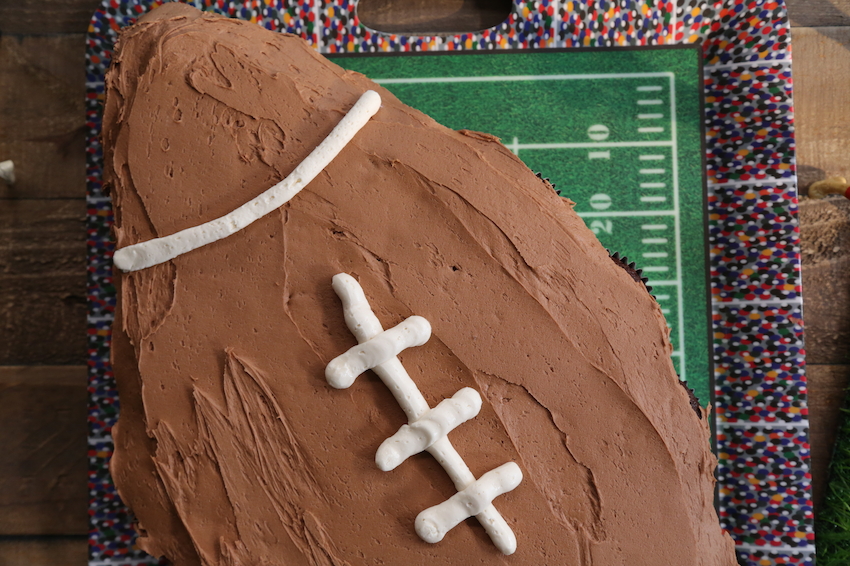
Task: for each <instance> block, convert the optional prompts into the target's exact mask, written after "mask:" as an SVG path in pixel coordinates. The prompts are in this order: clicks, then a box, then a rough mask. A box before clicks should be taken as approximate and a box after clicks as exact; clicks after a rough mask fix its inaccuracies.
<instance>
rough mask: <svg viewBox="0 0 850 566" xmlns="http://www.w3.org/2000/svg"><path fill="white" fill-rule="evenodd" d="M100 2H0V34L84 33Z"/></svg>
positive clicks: (71, 0) (41, 0)
mask: <svg viewBox="0 0 850 566" xmlns="http://www.w3.org/2000/svg"><path fill="white" fill-rule="evenodd" d="M101 3H102V0H14V1H8V2H0V33H2V34H3V35H7V34H19V35H22V34H26V35H40V34H41V35H43V34H55V33H85V32H86V30H87V29H88V27H89V22H90V21H91V17H92V14H93V13H94V11H95V10H96V9H97V7H98V6H100V5H101Z"/></svg>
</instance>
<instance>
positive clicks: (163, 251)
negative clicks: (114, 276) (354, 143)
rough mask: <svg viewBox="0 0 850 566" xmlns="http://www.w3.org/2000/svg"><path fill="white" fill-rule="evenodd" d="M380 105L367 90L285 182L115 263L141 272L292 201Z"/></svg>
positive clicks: (127, 252)
mask: <svg viewBox="0 0 850 566" xmlns="http://www.w3.org/2000/svg"><path fill="white" fill-rule="evenodd" d="M380 107H381V97H380V95H379V94H378V93H377V92H375V91H372V90H370V91H366V92H365V93H363V95H362V96H361V97H360V99H359V100H358V101H357V103H356V104H355V105H354V106H353V107H352V108H351V110H349V111H348V114H346V115H345V116H344V117H343V118H342V120H340V122H339V124H337V125H336V127H335V128H334V129H333V131H331V133H330V134H328V137H326V138H325V139H324V140H322V143H320V144H319V145H318V146H317V147H316V149H314V150H313V151H312V152H311V153H310V155H308V156H307V157H306V158H305V159H304V161H302V162H301V163H299V164H298V166H297V167H296V168H295V169H294V170H293V171H292V173H290V174H289V175H288V176H287V177H286V178H285V179H284V180H283V181H281V182H280V183H278V184H277V185H275V186H273V187H271V188H270V189H268V190H267V191H265V192H264V193H263V194H261V195H260V196H258V197H257V198H255V199H254V200H252V201H251V202H248V203H245V204H243V205H242V206H240V207H239V208H237V209H236V210H234V211H232V212H230V213H229V214H226V215H224V216H222V217H221V218H216V219H215V220H211V221H209V222H206V223H204V224H201V225H200V226H193V227H192V228H187V229H185V230H181V231H180V232H177V233H175V234H171V235H170V236H164V237H162V238H154V239H153V240H149V241H147V242H142V243H140V244H134V245H132V246H127V247H126V248H121V249H120V250H117V251H116V252H115V255H114V257H113V263H114V264H115V266H116V267H118V268H119V269H121V270H123V271H137V270H139V269H144V268H146V267H151V266H154V265H157V264H160V263H164V262H166V261H168V260H170V259H174V258H175V257H177V256H179V255H181V254H184V253H187V252H190V251H192V250H196V249H198V248H200V247H201V246H205V245H207V244H211V243H212V242H215V241H218V240H221V239H222V238H226V237H227V236H230V235H231V234H234V233H235V232H238V231H239V230H241V229H242V228H245V227H246V226H248V225H250V224H251V223H253V222H255V221H256V220H259V219H260V218H262V217H263V216H265V215H266V214H268V213H270V212H272V211H274V210H276V209H277V208H279V207H281V206H282V205H283V204H285V203H286V202H288V201H289V200H290V199H292V197H294V196H295V195H296V194H298V192H299V191H300V190H301V189H303V188H304V187H305V186H306V185H307V184H309V183H310V181H312V180H313V179H315V178H316V176H317V175H318V174H319V173H321V172H322V170H323V169H324V168H325V167H327V166H328V164H329V163H330V162H331V161H332V160H333V159H334V157H336V156H337V155H339V152H340V151H342V149H343V148H344V147H345V146H346V145H348V142H350V141H351V140H352V138H354V135H355V134H356V133H357V132H359V131H360V129H361V128H362V127H363V126H365V125H366V122H368V121H369V119H370V118H371V117H372V116H374V115H375V113H376V112H377V111H378V109H379V108H380Z"/></svg>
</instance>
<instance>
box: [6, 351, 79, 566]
mask: <svg viewBox="0 0 850 566" xmlns="http://www.w3.org/2000/svg"><path fill="white" fill-rule="evenodd" d="M87 396H88V392H87V389H86V367H85V366H18V367H15V366H0V407H2V410H0V447H2V449H3V457H2V458H0V535H23V534H35V533H37V534H54V535H82V534H86V532H87V530H88V514H87V512H86V510H87V505H88V488H87V485H86V465H87V458H86V446H87V442H86V434H87V432H88V431H87V425H86V406H87ZM34 564H37V562H34Z"/></svg>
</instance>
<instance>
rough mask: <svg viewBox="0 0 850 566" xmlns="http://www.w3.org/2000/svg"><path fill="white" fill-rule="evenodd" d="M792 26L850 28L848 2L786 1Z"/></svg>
mask: <svg viewBox="0 0 850 566" xmlns="http://www.w3.org/2000/svg"><path fill="white" fill-rule="evenodd" d="M786 6H787V7H788V16H789V18H790V19H791V25H792V26H800V27H803V26H807V27H819V26H850V0H788V1H787V3H786Z"/></svg>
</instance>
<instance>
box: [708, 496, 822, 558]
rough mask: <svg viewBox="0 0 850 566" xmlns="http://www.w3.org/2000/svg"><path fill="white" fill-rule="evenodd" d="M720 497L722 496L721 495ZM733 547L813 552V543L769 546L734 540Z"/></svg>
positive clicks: (787, 551) (771, 550)
mask: <svg viewBox="0 0 850 566" xmlns="http://www.w3.org/2000/svg"><path fill="white" fill-rule="evenodd" d="M721 499H722V496H721ZM735 548H740V549H743V550H762V551H764V550H767V551H770V552H785V553H793V552H814V551H815V545H813V544H806V545H803V546H784V545H783V546H770V545H765V546H761V545H758V544H746V543H739V542H736V543H735Z"/></svg>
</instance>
